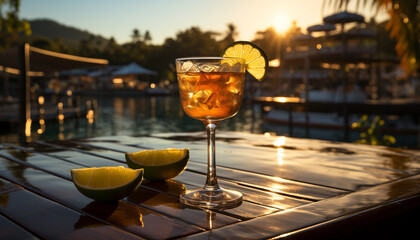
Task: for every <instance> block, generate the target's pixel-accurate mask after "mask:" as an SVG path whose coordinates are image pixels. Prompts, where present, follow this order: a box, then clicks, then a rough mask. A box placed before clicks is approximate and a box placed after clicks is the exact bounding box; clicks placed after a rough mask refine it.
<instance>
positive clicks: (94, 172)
mask: <svg viewBox="0 0 420 240" xmlns="http://www.w3.org/2000/svg"><path fill="white" fill-rule="evenodd" d="M71 177H72V179H73V183H74V185H75V186H76V188H77V190H79V192H81V193H82V194H83V195H85V196H86V197H89V198H92V199H94V200H97V201H101V202H109V201H116V200H119V199H122V198H124V197H126V196H128V195H129V194H130V193H132V192H133V191H135V190H136V189H137V188H138V187H139V186H140V184H141V182H142V180H143V169H137V170H134V169H130V168H125V167H123V166H119V167H92V168H80V169H72V170H71Z"/></svg>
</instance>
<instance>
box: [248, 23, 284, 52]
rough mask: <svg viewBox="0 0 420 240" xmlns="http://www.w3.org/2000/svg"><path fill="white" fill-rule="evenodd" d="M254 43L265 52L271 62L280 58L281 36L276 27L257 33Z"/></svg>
mask: <svg viewBox="0 0 420 240" xmlns="http://www.w3.org/2000/svg"><path fill="white" fill-rule="evenodd" d="M253 42H254V43H256V44H257V45H258V46H260V47H261V48H262V49H263V50H264V52H265V53H266V54H267V57H268V59H269V60H271V59H275V58H278V57H279V53H280V43H281V36H280V34H278V33H277V32H276V30H275V29H274V27H269V28H267V29H266V30H264V31H258V32H257V33H255V39H254V40H253Z"/></svg>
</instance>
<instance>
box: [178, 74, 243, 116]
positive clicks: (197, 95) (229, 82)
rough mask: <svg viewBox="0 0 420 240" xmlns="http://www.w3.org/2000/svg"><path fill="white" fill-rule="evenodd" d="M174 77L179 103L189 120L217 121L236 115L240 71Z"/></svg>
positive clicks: (240, 86)
mask: <svg viewBox="0 0 420 240" xmlns="http://www.w3.org/2000/svg"><path fill="white" fill-rule="evenodd" d="M177 75H178V83H179V94H180V98H181V103H182V106H183V108H184V111H185V113H186V114H188V115H189V116H190V117H192V118H196V119H200V120H202V121H220V120H222V119H225V118H229V117H232V116H233V115H235V114H236V113H237V112H238V110H239V108H240V106H241V102H242V94H243V86H244V78H245V77H244V75H245V73H244V72H186V73H178V74H177Z"/></svg>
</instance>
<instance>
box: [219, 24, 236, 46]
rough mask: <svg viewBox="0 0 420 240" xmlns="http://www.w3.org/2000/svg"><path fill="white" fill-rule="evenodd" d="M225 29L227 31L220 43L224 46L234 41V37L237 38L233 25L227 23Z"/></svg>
mask: <svg viewBox="0 0 420 240" xmlns="http://www.w3.org/2000/svg"><path fill="white" fill-rule="evenodd" d="M227 27H228V30H227V31H226V36H225V38H224V39H223V40H222V41H223V42H225V43H226V44H229V43H232V42H234V41H235V39H236V37H237V36H238V31H237V30H236V26H235V24H233V23H228V24H227Z"/></svg>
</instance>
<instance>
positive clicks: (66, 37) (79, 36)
mask: <svg viewBox="0 0 420 240" xmlns="http://www.w3.org/2000/svg"><path fill="white" fill-rule="evenodd" d="M28 21H29V23H30V24H31V29H32V35H31V37H30V38H32V39H35V38H47V39H50V40H52V41H53V40H54V39H57V38H59V39H61V41H62V42H63V43H64V44H66V45H68V46H71V47H77V46H78V44H79V42H80V41H81V40H83V39H95V40H94V41H97V42H100V43H101V44H102V45H104V44H105V43H107V42H108V40H107V39H105V38H103V37H102V36H100V35H95V34H92V33H89V32H87V31H82V30H80V29H77V28H75V27H70V26H65V25H63V24H60V23H58V22H56V21H54V20H50V19H35V20H28Z"/></svg>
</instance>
